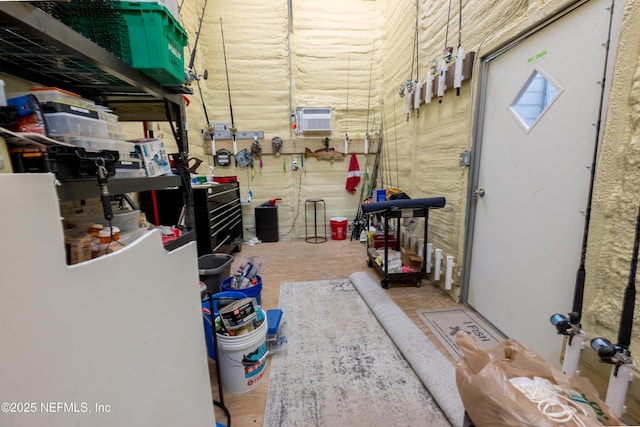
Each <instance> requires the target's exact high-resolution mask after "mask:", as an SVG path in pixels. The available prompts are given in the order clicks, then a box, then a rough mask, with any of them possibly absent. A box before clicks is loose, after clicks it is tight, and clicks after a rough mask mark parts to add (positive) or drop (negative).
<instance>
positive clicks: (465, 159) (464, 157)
mask: <svg viewBox="0 0 640 427" xmlns="http://www.w3.org/2000/svg"><path fill="white" fill-rule="evenodd" d="M470 164H471V151H469V150H464V151H463V152H462V153H460V163H459V165H460V166H469V165H470Z"/></svg>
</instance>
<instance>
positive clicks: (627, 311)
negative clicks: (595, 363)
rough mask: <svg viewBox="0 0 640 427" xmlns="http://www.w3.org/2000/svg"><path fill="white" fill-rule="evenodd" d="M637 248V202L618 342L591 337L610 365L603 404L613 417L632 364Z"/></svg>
mask: <svg viewBox="0 0 640 427" xmlns="http://www.w3.org/2000/svg"><path fill="white" fill-rule="evenodd" d="M639 248H640V205H639V206H638V215H637V218H636V234H635V239H634V241H633V253H632V257H631V267H630V268H629V281H628V282H627V287H626V289H625V291H624V300H623V305H622V312H621V313H620V325H619V327H618V342H617V344H611V342H610V341H609V340H607V339H605V338H594V339H592V340H591V348H593V349H594V350H595V351H596V352H597V353H598V357H599V358H600V361H601V362H602V363H609V364H611V365H613V367H612V369H611V375H610V377H609V386H608V388H607V397H606V399H605V403H606V404H607V405H608V406H609V408H610V409H611V411H612V412H613V413H614V414H615V415H616V416H621V415H622V413H623V412H624V399H625V396H626V395H627V389H628V387H629V382H630V381H631V379H632V378H633V375H632V370H633V368H634V366H635V363H634V361H633V357H632V356H631V352H630V351H629V346H630V345H631V330H632V328H633V314H634V311H635V302H636V273H637V268H638V249H639Z"/></svg>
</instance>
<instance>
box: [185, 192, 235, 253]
mask: <svg viewBox="0 0 640 427" xmlns="http://www.w3.org/2000/svg"><path fill="white" fill-rule="evenodd" d="M193 207H194V217H195V224H196V240H197V245H198V255H199V256H202V255H206V254H210V253H232V252H235V251H237V250H240V245H241V244H242V240H243V231H242V228H243V227H242V205H241V203H240V184H239V183H237V182H232V183H226V184H212V185H203V186H194V187H193Z"/></svg>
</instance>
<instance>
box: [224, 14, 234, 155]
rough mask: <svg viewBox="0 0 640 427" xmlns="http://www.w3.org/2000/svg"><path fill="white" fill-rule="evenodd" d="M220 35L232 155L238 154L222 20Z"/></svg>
mask: <svg viewBox="0 0 640 427" xmlns="http://www.w3.org/2000/svg"><path fill="white" fill-rule="evenodd" d="M220 34H221V35H222V56H223V57H224V71H225V74H226V75H227V94H228V95H229V114H230V115H231V127H230V128H229V132H231V139H232V140H233V154H234V155H236V154H238V141H237V139H236V132H237V130H238V129H237V128H236V122H235V121H234V120H233V106H232V105H231V86H230V85H229V69H228V68H227V50H226V48H225V46H224V29H223V28H222V18H220Z"/></svg>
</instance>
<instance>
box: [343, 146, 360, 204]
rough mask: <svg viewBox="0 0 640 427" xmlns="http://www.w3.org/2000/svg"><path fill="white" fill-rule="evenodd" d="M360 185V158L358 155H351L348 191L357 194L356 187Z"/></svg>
mask: <svg viewBox="0 0 640 427" xmlns="http://www.w3.org/2000/svg"><path fill="white" fill-rule="evenodd" d="M359 183H360V166H359V165H358V157H357V156H356V153H355V152H353V153H351V161H349V172H347V185H346V189H347V191H348V192H349V193H351V194H355V193H356V187H357V186H358V184H359Z"/></svg>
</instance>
